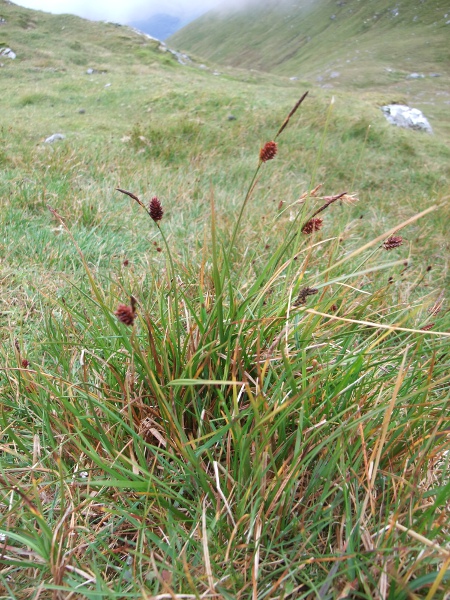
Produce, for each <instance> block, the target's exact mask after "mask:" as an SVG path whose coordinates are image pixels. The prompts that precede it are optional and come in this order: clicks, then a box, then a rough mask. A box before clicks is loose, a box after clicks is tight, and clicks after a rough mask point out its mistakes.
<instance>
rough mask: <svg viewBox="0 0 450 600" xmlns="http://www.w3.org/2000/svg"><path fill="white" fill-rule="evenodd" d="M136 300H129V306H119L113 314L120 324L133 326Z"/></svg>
mask: <svg viewBox="0 0 450 600" xmlns="http://www.w3.org/2000/svg"><path fill="white" fill-rule="evenodd" d="M135 308H136V300H135V299H134V298H133V297H132V298H131V306H127V305H126V304H119V306H118V307H117V310H116V312H115V313H114V314H115V315H116V317H117V318H118V319H119V321H120V322H121V323H124V324H125V325H129V326H130V327H131V325H133V323H134V320H135V318H136V310H135Z"/></svg>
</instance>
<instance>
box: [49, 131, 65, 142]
mask: <svg viewBox="0 0 450 600" xmlns="http://www.w3.org/2000/svg"><path fill="white" fill-rule="evenodd" d="M65 138H66V136H65V135H64V134H62V133H54V134H53V135H51V136H50V137H48V138H47V139H46V140H45V144H53V142H56V141H58V140H64V139H65Z"/></svg>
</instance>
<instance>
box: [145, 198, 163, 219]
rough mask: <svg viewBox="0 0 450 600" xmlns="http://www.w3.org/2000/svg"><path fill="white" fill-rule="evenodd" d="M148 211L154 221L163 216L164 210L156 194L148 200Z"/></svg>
mask: <svg viewBox="0 0 450 600" xmlns="http://www.w3.org/2000/svg"><path fill="white" fill-rule="evenodd" d="M148 212H149V215H150V216H151V218H152V219H153V220H154V221H155V223H157V222H158V221H161V219H162V218H163V214H164V211H163V208H162V206H161V202H160V201H159V199H158V198H157V197H156V196H155V197H154V198H152V199H151V200H150V205H149V207H148Z"/></svg>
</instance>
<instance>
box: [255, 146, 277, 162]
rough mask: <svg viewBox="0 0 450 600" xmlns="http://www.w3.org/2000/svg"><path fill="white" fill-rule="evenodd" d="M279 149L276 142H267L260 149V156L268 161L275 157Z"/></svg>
mask: <svg viewBox="0 0 450 600" xmlns="http://www.w3.org/2000/svg"><path fill="white" fill-rule="evenodd" d="M277 151H278V146H277V143H276V142H266V143H265V144H264V146H263V147H262V148H261V150H260V151H259V158H260V160H261V162H267V161H268V160H272V159H273V158H275V155H276V153H277Z"/></svg>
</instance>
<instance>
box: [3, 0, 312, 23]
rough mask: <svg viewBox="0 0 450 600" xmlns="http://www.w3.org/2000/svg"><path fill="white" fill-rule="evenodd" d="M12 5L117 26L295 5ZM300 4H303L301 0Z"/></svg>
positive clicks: (59, 1) (185, 0) (135, 1)
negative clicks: (168, 17)
mask: <svg viewBox="0 0 450 600" xmlns="http://www.w3.org/2000/svg"><path fill="white" fill-rule="evenodd" d="M306 1H308V0H306ZM309 1H310V2H311V3H313V2H314V1H315V0H309ZM14 3H15V4H18V5H20V6H24V7H27V8H33V9H35V10H43V11H46V12H51V13H56V14H61V13H72V14H75V15H78V16H80V17H84V18H87V19H93V20H108V21H117V22H120V23H129V22H132V21H143V20H145V19H148V18H150V17H152V16H153V15H158V14H159V15H161V14H164V15H173V16H175V17H179V18H180V19H181V20H182V21H186V20H191V19H192V18H195V17H197V16H199V15H201V14H203V13H205V12H207V11H209V10H211V9H215V8H220V9H221V10H222V9H233V10H235V9H237V8H243V7H246V6H251V5H258V6H261V4H272V5H274V6H276V5H280V4H293V5H295V4H298V2H292V1H291V2H290V1H289V0H265V1H264V0H116V1H114V2H111V0H95V2H93V1H92V0H15V2H14ZM302 4H305V1H304V0H303V2H302Z"/></svg>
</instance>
